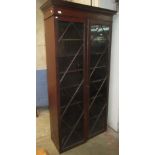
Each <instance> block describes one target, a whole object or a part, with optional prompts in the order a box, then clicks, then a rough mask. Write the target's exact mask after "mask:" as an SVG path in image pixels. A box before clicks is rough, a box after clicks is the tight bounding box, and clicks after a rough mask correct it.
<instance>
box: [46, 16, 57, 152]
mask: <svg viewBox="0 0 155 155" xmlns="http://www.w3.org/2000/svg"><path fill="white" fill-rule="evenodd" d="M54 34H55V21H54V17H51V18H48V19H47V20H45V40H46V60H47V66H48V67H47V77H48V98H49V110H50V125H51V138H52V140H53V142H54V143H55V145H56V147H57V149H58V150H59V149H60V147H59V146H60V145H59V121H58V120H59V97H58V95H59V92H58V81H57V63H56V52H55V51H56V41H55V35H54Z"/></svg>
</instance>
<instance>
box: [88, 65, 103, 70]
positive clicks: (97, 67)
mask: <svg viewBox="0 0 155 155" xmlns="http://www.w3.org/2000/svg"><path fill="white" fill-rule="evenodd" d="M100 68H106V66H105V65H104V66H98V67H91V68H90V70H93V69H100Z"/></svg>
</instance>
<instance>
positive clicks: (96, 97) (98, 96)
mask: <svg viewBox="0 0 155 155" xmlns="http://www.w3.org/2000/svg"><path fill="white" fill-rule="evenodd" d="M94 97H95V96H93V97H90V100H92V99H94ZM99 97H103V95H97V97H96V98H99Z"/></svg>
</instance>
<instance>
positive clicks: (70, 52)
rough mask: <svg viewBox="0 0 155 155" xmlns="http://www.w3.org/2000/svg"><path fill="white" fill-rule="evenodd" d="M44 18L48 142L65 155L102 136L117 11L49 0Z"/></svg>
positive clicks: (105, 121) (104, 124)
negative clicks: (49, 131) (80, 145)
mask: <svg viewBox="0 0 155 155" xmlns="http://www.w3.org/2000/svg"><path fill="white" fill-rule="evenodd" d="M41 9H42V11H43V13H44V22H45V39H46V59H47V74H48V96H49V109H50V125H51V138H52V140H53V142H54V144H55V146H56V147H57V149H58V150H59V152H64V151H66V150H68V149H70V148H73V147H75V146H77V145H78V144H82V143H84V142H86V141H87V140H88V139H89V138H91V137H93V136H95V135H97V134H99V133H102V132H104V131H106V128H107V111H108V91H109V76H110V47H111V31H112V17H113V15H114V14H115V13H116V12H115V11H111V10H107V9H101V8H95V7H90V6H85V5H80V4H71V3H68V2H66V3H58V4H57V3H55V0H54V1H48V2H46V3H45V4H44V5H43V6H42V7H41Z"/></svg>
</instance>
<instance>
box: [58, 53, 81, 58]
mask: <svg viewBox="0 0 155 155" xmlns="http://www.w3.org/2000/svg"><path fill="white" fill-rule="evenodd" d="M74 56H75V54H74V55H63V56H57V58H69V57H74ZM81 56H83V54H79V55H78V56H77V57H81Z"/></svg>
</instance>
